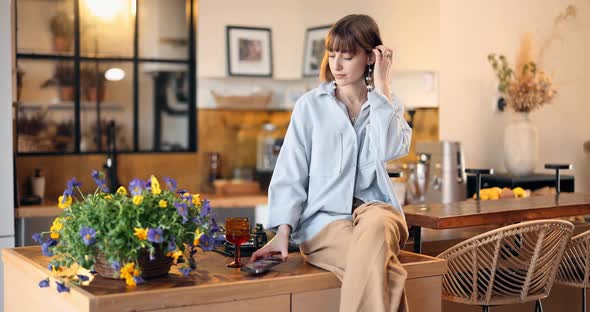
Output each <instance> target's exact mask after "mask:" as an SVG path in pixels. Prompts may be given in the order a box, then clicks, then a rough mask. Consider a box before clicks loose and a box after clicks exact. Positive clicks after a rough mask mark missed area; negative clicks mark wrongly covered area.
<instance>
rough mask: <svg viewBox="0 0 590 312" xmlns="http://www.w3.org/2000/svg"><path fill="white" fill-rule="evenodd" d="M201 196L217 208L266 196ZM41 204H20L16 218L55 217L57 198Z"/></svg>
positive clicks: (249, 203)
mask: <svg viewBox="0 0 590 312" xmlns="http://www.w3.org/2000/svg"><path fill="white" fill-rule="evenodd" d="M201 198H203V199H208V200H209V201H210V202H211V207H213V208H215V209H218V208H240V207H253V206H258V205H266V203H267V200H268V196H267V195H266V194H259V195H240V196H217V195H211V194H201ZM45 202H46V203H48V204H43V205H31V206H20V207H18V208H16V209H15V212H14V216H15V217H16V218H37V217H57V216H58V215H59V214H60V213H61V211H62V210H61V209H59V208H58V207H57V199H55V200H53V199H51V200H50V199H46V200H45Z"/></svg>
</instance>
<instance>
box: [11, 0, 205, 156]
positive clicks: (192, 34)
mask: <svg viewBox="0 0 590 312" xmlns="http://www.w3.org/2000/svg"><path fill="white" fill-rule="evenodd" d="M19 1H24V0H16V1H15V3H14V16H15V33H14V46H15V49H14V51H15V53H16V55H15V62H16V65H17V66H18V61H19V59H23V60H47V61H73V62H74V83H75V84H74V141H75V144H74V151H73V152H64V151H60V152H20V151H18V147H17V150H16V155H17V156H50V155H55V156H62V155H94V154H105V153H107V152H108V151H107V150H106V149H104V150H102V151H101V150H97V151H84V152H83V151H81V150H80V139H81V125H80V123H81V120H80V104H81V81H80V64H81V63H82V62H87V61H93V62H98V63H100V62H121V63H132V66H133V148H132V150H126V151H125V150H124V151H118V153H123V154H151V153H167V154H168V153H195V152H197V151H198V149H197V146H198V142H197V140H198V135H197V133H198V125H197V121H198V118H197V114H198V110H197V107H196V96H197V77H196V75H197V65H196V59H197V54H196V25H197V23H196V21H195V19H196V16H195V15H196V12H195V6H196V1H197V0H185V1H186V4H188V10H189V23H188V30H187V31H188V59H170V58H165V59H161V58H140V57H139V32H140V29H139V16H140V14H141V12H140V11H141V10H140V6H139V1H140V0H133V1H134V2H135V8H136V11H135V12H136V13H135V19H134V29H133V56H132V57H100V56H98V55H95V56H94V57H89V56H81V51H80V2H81V1H82V0H72V1H73V2H74V12H73V13H74V54H73V55H63V54H51V53H19V50H18V3H19ZM160 1H165V0H160ZM148 63H168V64H181V65H186V66H188V114H189V116H188V118H189V123H188V129H186V130H187V131H188V148H187V149H186V150H181V151H166V150H155V148H156V147H154V149H152V150H141V149H140V148H139V79H140V77H139V66H140V64H148ZM97 113H100V111H98V112H97ZM16 114H17V118H18V110H17V111H16ZM97 131H101V130H100V128H98V129H97ZM160 131H161V129H160ZM15 135H16V137H17V140H18V135H19V133H18V130H17V131H16V132H15Z"/></svg>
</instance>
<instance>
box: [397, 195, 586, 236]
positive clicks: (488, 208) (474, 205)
mask: <svg viewBox="0 0 590 312" xmlns="http://www.w3.org/2000/svg"><path fill="white" fill-rule="evenodd" d="M404 213H405V215H406V221H407V223H408V225H417V226H422V227H425V228H430V229H451V228H460V227H469V226H479V225H492V224H496V225H501V224H509V223H514V222H521V221H527V220H538V219H551V218H562V217H570V216H580V215H587V214H590V194H583V193H561V194H560V195H559V200H556V197H555V196H532V197H528V198H520V199H502V200H484V201H480V202H479V203H478V202H476V201H475V200H471V199H470V200H465V201H461V202H455V203H449V204H423V205H407V206H404Z"/></svg>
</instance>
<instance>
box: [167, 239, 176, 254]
mask: <svg viewBox="0 0 590 312" xmlns="http://www.w3.org/2000/svg"><path fill="white" fill-rule="evenodd" d="M174 240H175V238H174V237H172V239H170V241H168V251H170V252H172V251H174V250H176V243H175V242H174Z"/></svg>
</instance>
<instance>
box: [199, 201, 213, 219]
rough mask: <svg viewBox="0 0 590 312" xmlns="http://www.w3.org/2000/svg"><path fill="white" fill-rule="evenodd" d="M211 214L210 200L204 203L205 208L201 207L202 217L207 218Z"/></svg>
mask: <svg viewBox="0 0 590 312" xmlns="http://www.w3.org/2000/svg"><path fill="white" fill-rule="evenodd" d="M209 214H211V204H210V203H209V201H208V200H206V199H205V200H204V201H203V207H201V217H205V216H208V215H209Z"/></svg>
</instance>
